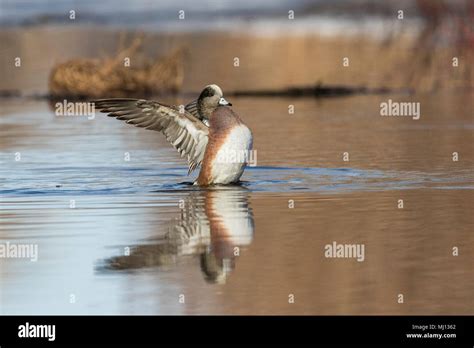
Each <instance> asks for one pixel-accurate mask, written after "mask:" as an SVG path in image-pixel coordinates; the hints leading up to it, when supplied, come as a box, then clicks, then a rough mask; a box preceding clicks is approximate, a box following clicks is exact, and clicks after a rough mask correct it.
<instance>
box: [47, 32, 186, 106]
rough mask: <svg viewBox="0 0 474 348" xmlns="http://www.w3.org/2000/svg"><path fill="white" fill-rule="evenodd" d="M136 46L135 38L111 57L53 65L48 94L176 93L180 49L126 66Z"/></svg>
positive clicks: (180, 69) (180, 74) (180, 78)
mask: <svg viewBox="0 0 474 348" xmlns="http://www.w3.org/2000/svg"><path fill="white" fill-rule="evenodd" d="M140 46H141V39H137V40H135V41H134V42H133V43H132V45H131V46H130V47H129V48H127V49H124V50H122V51H121V52H120V53H119V54H118V55H117V56H116V57H115V58H109V57H108V58H104V59H88V58H77V59H72V60H70V61H67V62H65V63H61V64H59V65H57V66H55V67H54V68H53V69H52V71H51V74H50V78H49V92H50V95H51V96H52V97H70V98H104V97H133V96H141V97H143V96H147V95H157V94H163V93H177V92H178V91H179V90H180V88H181V86H182V83H183V75H184V73H183V70H184V69H183V60H184V59H183V58H184V53H183V50H182V49H179V50H177V51H175V52H174V53H172V54H171V55H169V56H167V57H164V58H162V59H160V60H157V61H154V62H152V61H151V60H150V59H141V61H142V63H141V64H139V65H137V66H136V64H130V66H126V64H125V60H126V57H132V56H133V54H134V53H136V52H137V51H138V49H139V48H140ZM133 59H134V61H137V62H138V61H140V59H135V58H133Z"/></svg>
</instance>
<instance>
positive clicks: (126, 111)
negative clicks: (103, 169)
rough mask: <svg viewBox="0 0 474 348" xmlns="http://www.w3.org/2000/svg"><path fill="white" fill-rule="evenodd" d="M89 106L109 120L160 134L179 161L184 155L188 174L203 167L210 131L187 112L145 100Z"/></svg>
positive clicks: (114, 100) (126, 100) (106, 100)
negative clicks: (173, 149) (187, 165)
mask: <svg viewBox="0 0 474 348" xmlns="http://www.w3.org/2000/svg"><path fill="white" fill-rule="evenodd" d="M92 102H93V103H94V105H95V108H96V109H98V110H100V111H102V112H104V113H107V114H108V116H110V117H115V118H116V119H118V120H123V121H125V122H127V123H129V124H132V125H134V126H137V127H143V128H146V129H151V130H155V131H159V132H162V133H163V134H164V135H165V136H166V140H168V141H169V142H170V143H171V145H173V146H174V147H175V148H176V149H177V150H178V151H179V153H180V154H181V157H183V156H184V155H187V158H188V164H189V173H191V172H192V171H193V170H194V169H195V168H196V167H197V166H199V165H200V164H201V163H202V160H203V158H204V152H205V150H206V146H207V142H208V135H209V128H208V127H207V126H206V125H205V124H204V123H202V122H201V121H200V120H199V119H198V118H196V117H195V116H193V115H192V114H190V113H189V112H187V111H185V112H180V111H179V110H178V109H177V108H176V107H174V106H169V105H164V104H160V103H158V102H155V101H151V100H144V99H99V100H93V101H92ZM189 173H188V174H189Z"/></svg>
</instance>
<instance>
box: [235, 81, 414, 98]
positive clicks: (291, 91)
mask: <svg viewBox="0 0 474 348" xmlns="http://www.w3.org/2000/svg"><path fill="white" fill-rule="evenodd" d="M393 92H396V91H393V90H391V89H389V88H385V87H382V88H367V87H361V86H358V87H350V86H322V85H319V84H318V85H316V86H308V87H289V88H285V89H266V90H247V91H234V92H230V93H229V92H227V93H226V94H227V95H233V96H245V97H339V96H347V95H353V94H385V93H393ZM403 92H408V91H403Z"/></svg>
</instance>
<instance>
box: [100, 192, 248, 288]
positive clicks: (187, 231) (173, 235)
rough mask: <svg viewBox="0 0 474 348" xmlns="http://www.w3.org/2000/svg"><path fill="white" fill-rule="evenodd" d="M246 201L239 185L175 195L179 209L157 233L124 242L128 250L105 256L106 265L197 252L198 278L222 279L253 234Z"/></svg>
mask: <svg viewBox="0 0 474 348" xmlns="http://www.w3.org/2000/svg"><path fill="white" fill-rule="evenodd" d="M248 201H249V195H248V190H247V189H245V188H243V187H241V186H231V187H229V186H226V187H214V188H209V189H206V190H199V191H194V192H191V193H190V194H189V195H188V196H187V197H186V199H184V200H181V201H180V203H179V204H180V208H181V214H180V216H179V217H177V218H176V219H175V220H174V221H173V222H172V226H171V227H170V228H169V231H168V232H167V233H166V234H165V235H164V236H163V237H161V238H159V239H153V240H151V241H150V242H151V243H152V244H148V245H137V246H135V247H132V248H130V253H129V255H128V256H127V255H124V256H118V257H113V258H111V259H108V260H106V268H108V269H114V270H126V269H138V268H144V267H154V266H164V265H169V264H174V263H176V262H177V261H178V260H179V259H180V258H182V257H185V256H189V255H199V258H200V265H201V270H202V272H203V274H204V278H205V279H206V280H207V281H208V282H210V283H224V282H225V281H226V279H227V277H228V276H229V274H230V273H231V272H232V270H233V269H234V268H235V261H236V258H237V257H238V256H240V254H241V247H243V246H247V245H249V244H250V243H251V242H252V239H253V233H254V220H253V213H252V209H251V208H250V205H249V202H248Z"/></svg>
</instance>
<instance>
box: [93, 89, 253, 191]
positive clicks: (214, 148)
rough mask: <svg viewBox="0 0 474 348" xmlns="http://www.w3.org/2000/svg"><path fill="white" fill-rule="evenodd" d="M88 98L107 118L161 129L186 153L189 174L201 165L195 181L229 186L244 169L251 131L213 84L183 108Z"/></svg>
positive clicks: (182, 154)
mask: <svg viewBox="0 0 474 348" xmlns="http://www.w3.org/2000/svg"><path fill="white" fill-rule="evenodd" d="M93 102H94V104H95V107H96V108H97V109H99V110H100V111H102V112H105V113H107V114H108V116H111V117H115V118H117V119H119V120H123V121H126V122H127V123H129V124H132V125H134V126H137V127H143V128H146V129H151V130H155V131H160V132H162V133H163V134H164V135H165V136H166V140H168V141H169V142H170V143H171V145H173V146H174V147H175V148H176V149H177V150H178V151H179V153H180V154H181V157H183V156H185V155H186V156H187V158H188V164H189V172H188V174H190V173H191V172H192V171H193V170H194V169H196V167H198V166H200V167H201V171H200V172H199V176H198V178H197V180H196V182H195V184H198V185H203V186H206V185H215V184H232V183H236V182H238V181H239V179H240V177H241V176H242V173H243V172H244V169H245V166H246V165H247V163H246V162H247V159H248V153H249V151H250V150H251V149H252V133H251V131H250V129H249V128H248V127H247V126H246V125H245V123H244V122H243V121H242V119H241V118H240V117H239V116H238V115H237V114H236V113H235V112H234V111H233V110H232V109H231V108H230V106H231V105H232V104H230V103H229V102H228V101H227V100H225V99H224V97H223V93H222V90H221V89H220V88H219V86H217V85H209V86H206V87H205V88H204V90H203V91H202V92H201V94H200V95H199V97H198V99H196V100H194V101H192V102H190V103H189V104H187V105H186V106H185V107H184V108H180V107H178V106H170V105H165V104H162V103H158V102H156V101H151V100H144V99H100V100H95V101H93Z"/></svg>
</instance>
